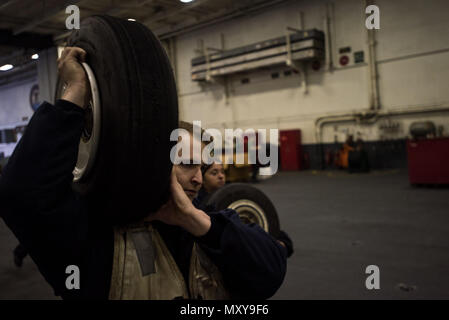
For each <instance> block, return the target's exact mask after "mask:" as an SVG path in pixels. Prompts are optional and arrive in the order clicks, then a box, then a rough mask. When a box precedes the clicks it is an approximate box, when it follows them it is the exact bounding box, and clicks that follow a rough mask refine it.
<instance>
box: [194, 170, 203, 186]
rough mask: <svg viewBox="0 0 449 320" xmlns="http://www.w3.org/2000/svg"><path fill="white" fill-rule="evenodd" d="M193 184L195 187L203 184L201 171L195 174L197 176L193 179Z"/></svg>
mask: <svg viewBox="0 0 449 320" xmlns="http://www.w3.org/2000/svg"><path fill="white" fill-rule="evenodd" d="M192 183H193V184H195V185H198V184H202V183H203V175H202V174H201V169H198V170H197V171H196V172H195V175H194V176H193V177H192Z"/></svg>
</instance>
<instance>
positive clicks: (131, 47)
mask: <svg viewBox="0 0 449 320" xmlns="http://www.w3.org/2000/svg"><path fill="white" fill-rule="evenodd" d="M67 46H71V47H73V46H76V47H80V48H82V49H84V50H85V51H86V52H87V58H86V60H87V61H86V62H87V63H88V64H89V66H90V67H91V69H92V70H93V72H94V74H95V77H96V80H97V83H98V87H99V92H100V100H101V106H102V112H101V132H100V139H99V147H98V151H97V156H96V161H95V164H94V167H93V170H92V174H90V175H89V176H87V177H85V178H84V177H83V179H82V180H81V181H79V182H76V183H75V182H74V183H73V189H74V190H75V191H77V192H78V193H80V194H82V195H86V196H87V198H88V200H89V203H90V205H91V206H93V208H95V209H93V210H95V211H101V213H103V214H104V215H105V216H107V218H108V221H112V222H113V223H114V224H123V223H129V222H134V221H137V220H139V219H142V218H143V217H144V216H146V215H148V213H150V212H153V211H156V210H157V209H158V208H159V207H160V206H161V205H162V204H163V203H165V202H166V200H167V199H168V196H169V181H170V179H169V178H170V172H171V169H172V163H171V161H170V150H171V148H172V147H173V145H174V144H175V142H170V133H171V132H172V130H173V129H175V128H177V127H178V97H177V92H176V84H175V80H174V76H173V72H172V68H171V65H170V62H169V60H168V58H167V55H166V53H165V50H164V49H163V47H162V45H161V44H160V42H159V40H158V39H157V38H156V37H155V36H154V35H153V33H152V32H151V31H150V30H149V29H148V28H146V27H145V26H143V25H142V24H140V23H138V22H134V21H127V20H123V19H119V18H114V17H110V16H91V17H88V18H86V19H85V20H83V21H82V23H81V26H80V29H79V30H76V31H74V32H73V33H72V34H71V35H70V37H69V38H68V42H67ZM99 213H100V212H99Z"/></svg>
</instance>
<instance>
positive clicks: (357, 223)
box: [0, 171, 449, 299]
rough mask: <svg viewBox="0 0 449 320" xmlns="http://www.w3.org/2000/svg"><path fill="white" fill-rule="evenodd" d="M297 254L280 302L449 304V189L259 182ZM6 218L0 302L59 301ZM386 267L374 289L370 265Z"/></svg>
mask: <svg viewBox="0 0 449 320" xmlns="http://www.w3.org/2000/svg"><path fill="white" fill-rule="evenodd" d="M256 186H257V187H258V188H260V189H261V190H263V191H264V192H266V194H267V195H269V197H270V198H271V199H272V201H273V202H274V204H275V206H276V208H277V210H278V213H279V216H280V220H281V227H282V228H283V229H284V230H285V231H287V233H288V234H289V235H290V236H291V238H292V240H293V242H294V245H295V253H294V255H293V256H292V257H291V258H290V259H289V260H288V273H287V276H286V279H285V281H284V284H283V285H282V287H281V288H280V289H279V291H278V292H277V293H276V295H275V296H274V297H273V299H449V273H448V270H449V210H448V208H449V189H447V188H446V189H439V188H433V189H425V188H412V187H410V186H409V184H408V179H407V173H406V172H403V171H383V172H373V173H370V174H367V175H363V174H353V175H349V174H346V173H344V172H314V171H307V172H291V173H289V172H281V173H279V174H277V175H276V176H274V177H273V178H271V179H268V180H265V181H262V182H260V183H258V184H256ZM16 244H17V240H15V238H14V236H13V235H12V234H11V232H10V231H9V230H8V229H7V228H6V226H5V225H4V223H3V221H2V220H1V219H0V257H1V260H0V299H55V297H54V296H53V294H52V291H51V289H50V288H49V286H48V285H47V284H46V283H45V282H44V280H43V278H42V276H41V275H40V274H39V272H38V270H37V268H36V266H35V265H34V264H33V263H32V261H31V260H30V259H29V258H26V260H25V263H24V266H23V267H22V268H21V269H17V268H16V267H15V266H14V265H13V261H12V250H13V249H14V247H15V245H16ZM368 265H377V266H378V267H379V268H380V289H379V290H367V289H366V287H365V280H366V277H367V276H368V275H367V274H365V268H366V267H367V266H368Z"/></svg>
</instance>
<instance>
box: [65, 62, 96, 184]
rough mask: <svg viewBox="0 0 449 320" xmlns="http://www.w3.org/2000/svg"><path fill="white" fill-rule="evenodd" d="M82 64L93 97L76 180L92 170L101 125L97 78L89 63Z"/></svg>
mask: <svg viewBox="0 0 449 320" xmlns="http://www.w3.org/2000/svg"><path fill="white" fill-rule="evenodd" d="M82 66H83V68H84V70H85V71H86V74H87V78H88V80H89V86H90V92H91V99H90V101H89V103H88V105H87V107H86V111H85V119H84V127H83V132H82V134H81V139H80V143H79V146H78V159H77V161H76V165H75V168H74V169H73V181H74V182H78V181H80V180H82V179H83V178H85V177H87V176H88V175H89V174H90V172H91V170H92V167H93V165H94V163H95V158H96V155H97V150H98V143H99V139H100V127H101V103H100V94H99V91H98V85H97V80H96V79H95V75H94V73H93V71H92V69H91V68H90V67H89V65H88V64H87V63H85V62H83V63H82ZM65 88H66V87H65V85H63V86H60V88H58V90H59V94H58V95H57V96H59V97H61V96H62V94H63V93H64V91H65Z"/></svg>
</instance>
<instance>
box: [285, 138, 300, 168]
mask: <svg viewBox="0 0 449 320" xmlns="http://www.w3.org/2000/svg"><path fill="white" fill-rule="evenodd" d="M280 158H281V159H280V160H281V169H282V170H301V158H302V152H301V130H281V131H280Z"/></svg>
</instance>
